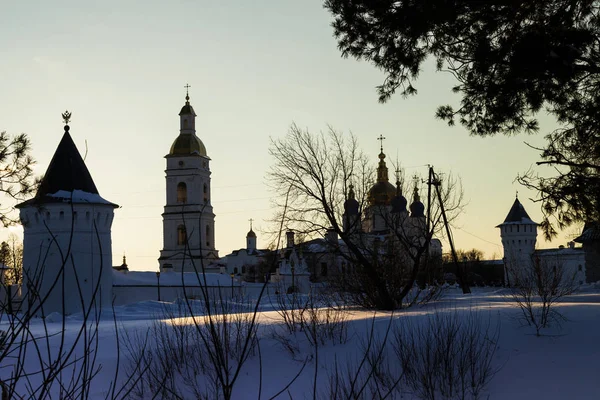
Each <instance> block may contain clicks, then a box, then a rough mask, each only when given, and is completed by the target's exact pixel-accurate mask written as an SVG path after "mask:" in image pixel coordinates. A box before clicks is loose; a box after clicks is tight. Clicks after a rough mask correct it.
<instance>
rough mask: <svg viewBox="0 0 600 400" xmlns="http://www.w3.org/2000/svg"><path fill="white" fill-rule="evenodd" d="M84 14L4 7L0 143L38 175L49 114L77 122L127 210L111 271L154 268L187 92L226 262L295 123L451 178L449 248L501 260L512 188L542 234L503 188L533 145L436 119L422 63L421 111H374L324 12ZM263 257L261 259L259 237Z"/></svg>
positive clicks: (366, 71) (64, 4) (244, 4)
mask: <svg viewBox="0 0 600 400" xmlns="http://www.w3.org/2000/svg"><path fill="white" fill-rule="evenodd" d="M90 3H92V2H82V1H60V0H59V1H53V2H47V1H42V0H37V1H29V2H11V1H7V0H0V76H2V79H1V80H0V130H6V131H7V132H8V133H11V134H16V133H20V132H26V133H27V134H29V135H30V137H31V139H32V142H33V155H34V157H35V158H36V159H37V160H38V167H37V170H36V172H37V173H38V174H43V173H44V171H45V170H46V168H47V165H48V162H49V161H50V158H51V157H52V154H53V152H54V150H55V148H56V146H57V145H58V142H59V140H60V138H61V135H62V121H61V117H60V114H61V112H63V111H64V110H65V109H68V110H69V111H72V113H73V118H72V122H71V134H72V136H73V138H74V140H75V142H76V144H77V145H78V147H79V150H80V152H81V153H82V154H84V153H85V151H86V150H85V146H86V142H87V148H88V154H87V159H86V163H87V165H88V168H89V169H90V172H91V173H92V176H93V178H94V180H95V182H96V185H97V187H98V189H99V191H100V194H101V195H102V196H104V197H105V198H107V199H108V200H110V201H113V202H115V203H118V204H119V205H121V206H122V208H120V209H118V210H116V217H115V222H114V224H113V258H114V262H115V263H120V258H121V256H122V254H123V253H124V252H125V253H126V254H127V259H128V263H129V265H130V267H132V268H133V269H143V270H153V269H157V268H158V262H157V258H158V255H159V250H160V249H161V247H162V220H161V216H160V214H161V212H162V207H163V205H164V202H165V193H164V190H165V179H164V169H165V160H164V158H163V157H164V155H165V154H166V153H167V152H168V150H169V148H170V145H171V143H172V142H173V140H174V139H175V138H176V136H177V135H178V133H179V131H178V129H179V125H178V124H179V120H178V115H177V114H178V112H179V109H180V108H181V106H182V105H183V102H184V96H185V90H184V89H183V86H184V85H185V84H186V83H188V82H189V84H190V85H191V86H192V87H191V89H190V96H191V102H192V104H193V106H194V108H195V110H196V113H197V114H198V119H197V121H196V127H197V134H198V136H199V137H200V138H201V139H202V141H203V142H204V144H205V145H206V147H207V150H208V154H209V156H210V157H211V159H212V166H211V169H212V173H213V174H212V188H213V199H212V203H213V207H214V211H215V213H216V215H217V217H216V227H215V231H216V246H217V248H218V250H219V251H220V254H221V255H226V254H227V253H229V252H230V251H231V250H234V249H239V248H241V247H244V246H245V234H246V232H247V231H248V222H247V220H248V219H249V218H253V219H254V220H255V221H256V222H255V227H256V228H258V229H260V228H261V227H265V228H266V222H264V221H265V220H266V219H268V218H269V216H270V211H269V196H270V193H269V192H268V191H267V187H266V185H265V174H266V171H267V170H268V168H269V165H270V164H271V160H270V158H269V156H268V152H267V149H268V143H269V137H282V136H284V135H285V134H286V132H287V130H288V128H289V126H290V124H291V123H292V122H296V123H297V124H298V125H299V126H301V127H306V128H309V129H310V130H313V131H318V130H323V129H326V127H327V124H329V125H332V126H333V127H335V128H337V129H339V130H343V131H345V132H348V131H352V132H353V133H354V134H355V135H356V136H358V138H359V141H360V144H361V145H362V147H363V149H364V150H365V151H366V152H367V154H370V155H371V156H372V158H373V164H374V165H375V164H376V162H377V154H378V150H379V143H378V142H377V140H376V138H377V137H378V136H379V135H380V134H383V135H384V136H385V137H386V138H387V140H386V141H385V143H384V147H385V151H386V153H387V154H388V156H389V157H390V158H391V159H395V158H396V154H397V156H398V158H399V160H400V162H401V164H402V165H403V166H405V167H409V168H408V169H407V173H408V174H410V175H412V174H414V173H420V174H422V175H423V176H424V175H425V174H426V169H425V167H424V165H425V164H428V163H429V164H432V165H434V166H435V167H436V169H437V170H440V171H441V170H446V171H447V170H452V172H453V173H455V174H457V175H459V176H461V178H462V180H463V186H464V190H465V196H466V198H467V199H468V201H469V205H468V206H467V208H466V212H465V214H464V215H463V216H462V217H461V218H460V220H459V221H458V223H459V225H460V227H461V229H460V230H455V232H454V235H455V240H456V243H457V247H459V248H471V247H476V248H480V249H482V250H484V251H485V253H486V254H487V255H488V256H491V255H492V254H493V253H494V252H495V253H497V254H499V255H500V254H501V247H500V238H499V233H498V230H497V229H495V228H494V226H495V225H497V224H499V223H501V222H502V221H503V220H504V217H505V216H506V214H507V213H508V210H509V208H510V206H511V205H512V202H513V201H514V196H515V190H517V189H518V190H519V193H520V196H519V197H520V199H521V200H522V202H523V204H524V205H525V207H526V209H527V211H528V212H529V214H530V215H531V217H532V218H533V219H534V220H536V221H539V220H540V212H539V207H538V206H537V205H536V204H533V203H532V202H531V201H529V199H528V197H533V196H534V195H535V194H534V193H530V192H527V191H526V190H525V189H524V188H520V187H519V186H518V184H516V183H515V182H513V181H514V179H515V177H516V175H517V174H518V173H522V172H524V171H525V170H527V169H528V168H529V166H530V165H531V164H533V163H534V162H535V161H536V160H537V152H536V151H534V150H531V149H529V148H527V147H526V146H525V145H524V144H523V142H524V141H525V140H527V141H529V142H530V143H533V144H538V145H539V144H542V143H543V140H542V135H538V136H532V137H526V136H517V137H512V138H508V137H495V138H477V137H470V136H468V134H467V133H466V132H465V131H464V129H462V128H461V127H454V128H449V127H447V125H446V124H445V123H443V122H441V121H439V120H435V119H434V118H433V115H434V112H435V108H436V106H437V105H440V104H445V103H449V102H450V103H451V102H456V100H457V98H456V97H454V96H453V95H452V94H451V93H450V87H451V86H452V85H453V83H454V82H453V80H452V78H451V77H450V76H448V75H443V74H439V73H434V71H433V67H432V66H431V64H428V65H427V66H426V68H425V70H424V71H423V72H422V74H421V79H420V80H419V81H418V82H417V88H418V89H419V94H418V95H417V96H416V97H413V98H410V99H402V98H401V97H399V96H397V97H395V98H393V99H392V100H391V101H390V102H388V103H386V104H384V105H382V104H379V103H378V102H377V94H376V92H375V86H376V85H378V84H379V83H381V81H382V79H383V74H382V73H381V72H380V71H378V70H376V69H375V68H374V67H373V66H371V65H370V64H367V63H365V62H357V61H355V60H353V59H342V58H341V55H340V52H339V51H338V50H337V47H336V42H335V40H334V38H333V36H332V32H333V31H332V28H331V27H330V25H329V24H330V21H331V17H330V15H329V14H328V13H327V12H326V11H325V10H324V9H323V8H322V6H321V2H319V1H314V0H311V1H291V0H278V1H275V0H272V1H259V0H257V1H247V0H235V1H228V2H215V1H168V2H167V1H143V2H142V1H124V0H119V1H115V0H107V1H102V2H94V3H93V4H90ZM542 126H543V128H545V129H549V128H551V127H552V122H551V121H543V124H542ZM413 166H423V167H418V168H413ZM6 234H7V232H6V230H5V231H4V232H3V235H0V237H3V236H5V235H6ZM473 235H474V236H473ZM475 236H476V237H475ZM262 238H264V235H263V236H262ZM565 241H566V240H565V239H561V240H560V241H559V242H557V243H563V242H565ZM538 242H539V245H540V247H548V246H549V244H548V243H545V242H543V241H542V240H538ZM258 244H259V246H266V245H267V243H265V241H261V235H260V233H259V237H258Z"/></svg>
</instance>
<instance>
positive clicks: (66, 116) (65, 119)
mask: <svg viewBox="0 0 600 400" xmlns="http://www.w3.org/2000/svg"><path fill="white" fill-rule="evenodd" d="M62 118H63V122H64V123H65V132H69V121H71V113H70V112H69V111H65V112H64V113H62Z"/></svg>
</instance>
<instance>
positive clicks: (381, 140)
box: [377, 135, 385, 153]
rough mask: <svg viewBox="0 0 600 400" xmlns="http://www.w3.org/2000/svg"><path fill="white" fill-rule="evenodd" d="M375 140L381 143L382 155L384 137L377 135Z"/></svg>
mask: <svg viewBox="0 0 600 400" xmlns="http://www.w3.org/2000/svg"><path fill="white" fill-rule="evenodd" d="M377 140H379V141H380V142H381V152H382V153H383V141H384V140H385V137H384V136H383V135H379V137H378V138H377Z"/></svg>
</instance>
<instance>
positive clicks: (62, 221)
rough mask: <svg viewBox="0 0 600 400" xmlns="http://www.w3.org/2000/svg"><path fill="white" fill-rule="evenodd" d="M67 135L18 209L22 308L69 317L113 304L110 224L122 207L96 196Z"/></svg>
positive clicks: (89, 178) (83, 164)
mask: <svg viewBox="0 0 600 400" xmlns="http://www.w3.org/2000/svg"><path fill="white" fill-rule="evenodd" d="M63 118H64V120H65V127H64V135H63V137H62V140H61V141H60V143H59V145H58V148H57V149H56V152H55V153H54V156H53V157H52V160H51V161H50V165H49V166H48V169H47V171H46V174H45V175H44V178H43V180H42V182H41V184H40V186H39V189H38V191H37V194H36V195H35V197H34V198H33V199H31V200H28V201H25V202H23V203H21V204H19V205H17V208H18V209H19V210H20V219H21V223H22V224H23V230H24V233H23V287H22V294H23V302H22V307H23V308H22V309H23V310H24V311H29V312H31V313H33V314H35V315H48V314H49V313H51V312H60V313H62V314H71V313H75V312H79V311H83V310H87V309H89V308H91V307H94V306H105V307H106V306H108V307H110V305H111V302H112V249H111V225H112V222H113V217H114V209H115V208H117V207H118V206H117V205H116V204H113V203H111V202H109V201H107V200H105V199H103V198H102V197H101V196H100V194H99V193H98V189H97V188H96V185H95V184H94V181H93V179H92V176H91V175H90V173H89V171H88V169H87V167H86V165H85V163H84V161H83V159H82V158H81V155H80V154H79V151H78V150H77V147H76V146H75V143H73V139H72V138H71V135H70V134H69V125H67V123H68V122H69V118H70V113H68V112H65V114H63Z"/></svg>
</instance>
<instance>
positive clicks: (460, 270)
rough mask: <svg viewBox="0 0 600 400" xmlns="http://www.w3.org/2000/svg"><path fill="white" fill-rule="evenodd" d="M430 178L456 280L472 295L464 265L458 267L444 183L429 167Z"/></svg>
mask: <svg viewBox="0 0 600 400" xmlns="http://www.w3.org/2000/svg"><path fill="white" fill-rule="evenodd" d="M429 174H430V175H429V176H430V180H431V177H433V180H432V182H431V184H432V185H433V186H434V187H435V192H436V194H437V198H438V202H439V203H440V210H441V212H442V218H443V220H444V226H445V227H446V235H447V236H448V242H449V243H450V250H451V252H452V261H454V266H455V268H456V278H457V280H458V283H459V285H460V287H461V288H462V291H463V293H464V294H467V293H471V288H470V287H469V286H468V285H467V281H466V279H465V273H464V269H463V267H462V265H458V257H457V255H456V249H455V248H454V241H453V240H452V233H451V232H450V225H449V224H448V218H447V217H446V209H445V208H444V202H443V201H442V194H441V192H440V186H441V185H442V182H441V181H440V179H439V178H438V177H437V176H436V175H435V172H434V171H433V167H432V166H430V167H429Z"/></svg>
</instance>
